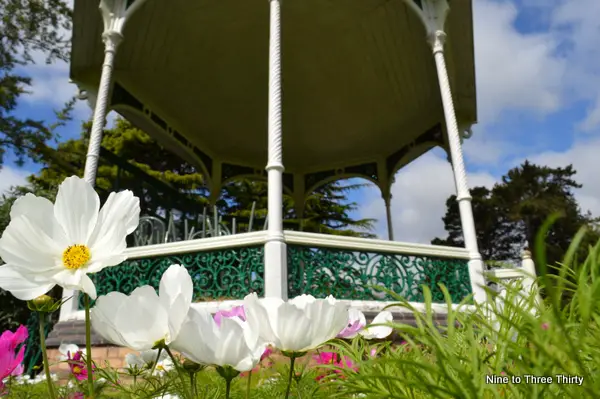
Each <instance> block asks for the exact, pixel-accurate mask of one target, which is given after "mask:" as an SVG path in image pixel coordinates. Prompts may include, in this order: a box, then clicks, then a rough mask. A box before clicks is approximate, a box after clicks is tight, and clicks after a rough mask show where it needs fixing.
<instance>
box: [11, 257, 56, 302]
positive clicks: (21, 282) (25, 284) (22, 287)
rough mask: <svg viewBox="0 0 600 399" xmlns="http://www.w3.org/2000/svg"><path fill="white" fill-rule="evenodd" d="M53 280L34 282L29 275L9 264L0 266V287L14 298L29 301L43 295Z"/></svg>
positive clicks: (51, 285) (50, 287) (51, 286)
mask: <svg viewBox="0 0 600 399" xmlns="http://www.w3.org/2000/svg"><path fill="white" fill-rule="evenodd" d="M54 285H55V284H54V283H53V282H45V283H44V282H40V283H38V282H35V281H34V280H33V279H32V278H31V277H27V276H24V275H22V274H20V273H19V272H17V271H16V270H15V269H14V268H13V267H11V266H10V265H3V266H0V288H2V289H3V290H6V291H10V293H11V294H13V295H14V296H15V298H17V299H20V300H22V301H29V300H32V299H35V298H37V297H38V296H40V295H44V294H45V293H47V292H48V291H50V290H51V289H52V288H53V287H54Z"/></svg>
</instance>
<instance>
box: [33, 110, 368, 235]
mask: <svg viewBox="0 0 600 399" xmlns="http://www.w3.org/2000/svg"><path fill="white" fill-rule="evenodd" d="M89 129H90V124H89V123H86V124H84V129H83V131H84V132H83V134H82V136H81V138H79V139H75V140H69V141H66V142H63V143H61V144H60V145H59V146H58V148H57V149H55V150H52V149H48V150H47V151H46V152H45V153H44V154H43V156H42V160H43V162H44V163H45V165H46V166H45V167H44V168H42V170H41V171H40V173H38V174H37V175H36V176H32V177H31V182H32V183H33V184H34V186H36V187H39V188H42V189H46V190H51V189H55V188H56V187H57V186H58V185H59V184H60V183H61V182H62V180H64V178H65V177H67V176H70V175H73V174H76V175H81V174H82V173H83V168H84V165H85V154H86V151H87V136H88V133H89ZM102 146H103V148H105V149H106V150H108V151H109V152H110V153H112V154H115V155H117V156H118V158H120V159H112V158H111V159H107V157H106V156H105V157H104V158H103V159H101V162H100V163H99V168H98V177H97V183H96V185H97V188H98V191H99V192H100V195H101V197H105V196H106V195H107V194H108V193H109V192H111V191H116V190H119V189H124V188H127V189H131V190H133V191H134V193H135V194H136V195H138V196H139V197H140V198H141V205H142V213H143V214H149V215H155V214H158V213H160V212H159V211H160V210H161V209H163V210H164V209H177V210H178V211H181V212H182V213H183V214H184V215H186V217H187V218H189V219H190V220H192V219H194V218H195V217H197V216H198V215H199V214H201V213H202V212H203V208H204V207H205V206H207V205H208V196H209V192H208V190H207V188H206V186H205V181H204V177H203V175H202V174H201V173H199V171H197V170H196V168H195V167H194V166H193V165H190V164H189V163H187V162H185V161H183V160H182V159H181V158H179V157H178V156H176V155H174V154H172V153H171V152H169V151H168V150H166V149H165V148H163V147H162V146H161V145H159V144H157V143H156V142H155V141H154V140H153V139H151V138H150V136H148V135H147V134H146V133H144V132H142V131H141V130H139V129H136V128H134V127H133V126H132V125H131V124H130V123H129V122H127V121H125V120H123V119H118V120H117V122H116V125H115V127H114V128H113V129H107V130H105V132H104V135H103V138H102ZM105 155H108V154H105ZM113 158H114V157H113ZM113 161H114V162H113ZM115 162H117V163H118V164H119V165H120V166H119V165H117V164H115ZM131 166H135V168H136V169H137V171H128V169H127V168H128V167H129V168H130V167H131ZM140 171H141V172H142V174H140ZM360 187H361V185H358V184H344V183H343V182H332V183H328V184H325V185H323V186H321V187H319V188H318V189H317V190H315V191H314V192H313V193H312V194H311V195H310V196H309V197H308V199H307V201H306V206H305V211H304V217H303V219H302V220H301V221H300V220H299V219H298V218H297V216H296V211H295V208H294V201H293V200H292V198H291V197H290V196H288V195H285V196H284V219H285V221H284V224H285V227H286V228H288V229H293V230H299V229H301V228H302V229H303V230H304V231H309V232H320V233H324V234H342V235H352V236H364V237H371V236H372V234H370V232H369V231H370V230H371V229H372V228H373V221H372V220H370V219H363V220H355V219H353V218H352V217H351V213H352V212H353V211H355V210H356V208H357V204H356V203H354V202H352V201H349V200H348V199H347V195H348V193H349V192H351V191H353V190H356V189H358V188H360ZM253 202H255V203H256V204H255V212H254V215H255V220H254V226H253V230H254V231H256V230H258V229H262V228H263V226H264V223H265V218H266V214H267V184H266V182H263V181H252V180H248V179H240V180H235V181H232V182H230V183H229V184H226V185H225V187H224V188H223V190H222V192H221V197H220V200H219V201H218V202H217V208H218V212H219V213H220V214H221V215H222V216H223V221H224V223H225V224H227V225H229V226H231V224H232V217H235V218H236V221H237V230H238V231H241V232H244V231H247V229H248V223H249V219H250V213H251V209H252V203H253ZM209 213H210V212H209Z"/></svg>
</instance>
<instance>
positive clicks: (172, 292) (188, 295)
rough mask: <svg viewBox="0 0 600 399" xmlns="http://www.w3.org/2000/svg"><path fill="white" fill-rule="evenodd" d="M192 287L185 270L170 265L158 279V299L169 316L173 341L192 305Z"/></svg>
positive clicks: (190, 279) (179, 266)
mask: <svg viewBox="0 0 600 399" xmlns="http://www.w3.org/2000/svg"><path fill="white" fill-rule="evenodd" d="M193 294H194V285H193V283H192V278H191V277H190V275H189V273H188V271H187V269H186V268H185V267H183V266H181V265H171V266H169V268H168V269H167V270H166V271H165V272H164V273H163V275H162V277H161V279H160V287H159V297H160V302H161V304H162V306H163V307H164V308H165V309H166V310H167V312H168V314H169V335H170V340H174V339H175V338H176V337H177V334H178V333H179V329H180V328H181V325H182V324H183V322H184V321H185V318H186V316H187V313H188V309H189V308H190V305H191V304H192V296H193Z"/></svg>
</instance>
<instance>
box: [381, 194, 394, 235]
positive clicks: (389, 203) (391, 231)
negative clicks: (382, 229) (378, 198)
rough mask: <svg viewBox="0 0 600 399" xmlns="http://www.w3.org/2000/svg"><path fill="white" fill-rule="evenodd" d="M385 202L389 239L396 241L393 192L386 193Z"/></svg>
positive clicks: (384, 195)
mask: <svg viewBox="0 0 600 399" xmlns="http://www.w3.org/2000/svg"><path fill="white" fill-rule="evenodd" d="M383 202H384V203H385V216H386V219H387V230H388V240H390V241H394V225H393V221H392V194H391V193H387V194H386V193H384V194H383Z"/></svg>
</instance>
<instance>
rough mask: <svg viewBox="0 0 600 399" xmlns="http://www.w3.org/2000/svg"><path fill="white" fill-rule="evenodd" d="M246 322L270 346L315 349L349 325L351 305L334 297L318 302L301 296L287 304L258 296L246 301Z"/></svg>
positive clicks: (286, 348)
mask: <svg viewBox="0 0 600 399" xmlns="http://www.w3.org/2000/svg"><path fill="white" fill-rule="evenodd" d="M244 310H245V311H246V320H247V322H248V324H249V325H250V328H251V329H256V330H258V331H259V335H260V337H261V338H262V339H263V340H264V341H265V342H266V343H268V344H271V345H273V346H275V347H276V348H277V349H280V350H282V351H290V352H304V351H308V350H311V349H315V348H317V347H319V346H321V345H322V344H324V343H325V342H327V341H329V340H330V339H332V338H335V336H336V335H337V334H338V333H339V332H340V331H342V329H343V328H344V327H346V325H347V323H348V306H347V305H345V304H343V303H341V302H338V301H336V300H335V298H333V297H332V296H328V297H327V298H325V299H315V298H314V297H312V296H310V295H301V296H298V297H296V298H294V299H291V300H289V301H287V302H284V301H283V300H281V299H278V298H261V299H259V298H258V297H257V295H256V293H253V294H250V295H247V296H246V297H245V298H244Z"/></svg>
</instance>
